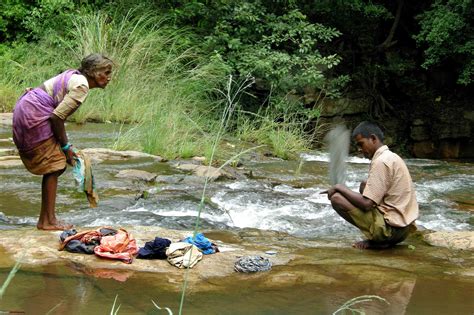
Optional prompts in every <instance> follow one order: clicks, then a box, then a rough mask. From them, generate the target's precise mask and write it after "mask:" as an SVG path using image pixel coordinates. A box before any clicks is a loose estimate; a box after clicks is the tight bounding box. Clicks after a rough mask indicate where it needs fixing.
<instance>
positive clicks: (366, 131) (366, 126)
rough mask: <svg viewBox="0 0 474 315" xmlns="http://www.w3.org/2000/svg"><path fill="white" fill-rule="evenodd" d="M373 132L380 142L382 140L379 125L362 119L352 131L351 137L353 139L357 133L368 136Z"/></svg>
mask: <svg viewBox="0 0 474 315" xmlns="http://www.w3.org/2000/svg"><path fill="white" fill-rule="evenodd" d="M372 134H374V135H375V136H376V137H377V138H378V139H379V140H380V142H383V131H382V129H380V127H379V126H378V125H377V124H375V123H373V122H370V121H363V122H361V123H360V124H359V125H357V127H355V128H354V131H352V138H353V139H354V138H355V137H356V136H357V135H361V136H362V137H364V138H369V137H370V135H372Z"/></svg>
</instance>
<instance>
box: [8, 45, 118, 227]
mask: <svg viewBox="0 0 474 315" xmlns="http://www.w3.org/2000/svg"><path fill="white" fill-rule="evenodd" d="M112 65H113V62H112V61H111V60H110V59H109V58H107V57H105V56H103V55H101V54H91V55H89V56H87V57H85V58H84V59H83V60H82V62H81V67H80V68H79V69H78V70H67V71H65V72H63V73H61V74H59V75H57V76H55V77H53V78H51V79H49V80H47V81H45V82H44V83H43V84H41V85H40V86H39V87H37V88H34V89H29V90H28V91H26V92H25V93H24V94H23V95H22V96H21V97H20V99H19V100H18V101H17V103H16V105H15V109H14V111H13V141H14V142H15V145H16V146H17V148H18V151H19V153H20V157H21V160H22V161H23V164H24V165H25V167H26V169H27V170H28V171H29V172H31V173H33V174H35V175H43V181H42V185H41V212H40V216H39V220H38V224H37V225H36V226H37V228H38V229H41V230H65V229H69V228H71V227H72V225H70V224H65V223H61V222H60V221H58V220H57V218H56V213H55V205H56V191H57V187H58V177H59V176H60V175H61V174H62V173H63V172H64V170H65V169H66V163H67V164H69V165H71V166H72V165H73V164H74V156H75V153H74V151H73V150H72V147H71V144H70V143H69V142H68V138H67V134H66V130H65V128H64V122H65V120H66V119H67V117H69V116H70V115H72V114H73V113H74V112H75V111H76V109H77V108H78V107H79V106H80V105H81V104H82V103H83V102H84V100H85V99H86V97H87V94H88V93H89V89H94V88H102V89H103V88H105V87H106V86H107V84H108V83H109V81H110V78H111V74H112Z"/></svg>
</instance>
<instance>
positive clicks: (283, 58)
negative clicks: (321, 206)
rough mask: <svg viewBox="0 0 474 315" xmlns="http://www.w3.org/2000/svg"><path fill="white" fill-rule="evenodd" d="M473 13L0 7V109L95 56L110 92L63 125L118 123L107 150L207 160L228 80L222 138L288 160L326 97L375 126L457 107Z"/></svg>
mask: <svg viewBox="0 0 474 315" xmlns="http://www.w3.org/2000/svg"><path fill="white" fill-rule="evenodd" d="M473 10H474V9H473V6H472V3H470V2H469V1H462V0H431V1H428V2H423V3H418V2H408V1H403V0H397V1H378V2H372V1H368V0H348V1H329V0H325V1H317V2H314V1H306V0H304V1H294V0H285V1H277V2H275V1H270V0H258V1H223V0H213V1H204V0H176V1H162V0H158V1H138V0H119V1H107V0H81V1H72V0H54V1H53V0H48V1H26V0H11V1H6V2H5V1H3V2H1V3H0V12H1V13H0V42H1V43H2V44H0V69H1V70H2V76H1V77H0V111H3V112H5V111H11V110H12V108H13V106H14V103H15V100H16V99H17V98H18V96H19V95H20V94H21V93H22V91H23V90H24V89H25V88H26V87H32V86H37V85H39V84H40V83H41V82H43V81H44V80H46V79H47V78H50V77H51V76H53V75H55V74H57V73H58V72H60V71H62V70H64V69H66V68H74V67H77V66H78V62H79V61H80V59H81V58H82V57H83V56H84V55H86V54H88V53H91V52H101V53H105V54H107V55H108V56H110V57H112V58H113V60H114V61H115V62H116V66H117V67H116V71H115V73H114V77H113V82H112V83H111V84H110V86H109V87H108V88H107V89H106V90H105V91H93V92H92V93H91V95H90V96H89V97H88V99H87V101H86V102H85V103H84V104H83V105H82V106H81V108H80V110H79V111H78V112H77V113H75V115H74V116H72V117H71V118H72V119H75V120H76V121H77V122H81V123H83V122H86V121H91V120H92V121H112V122H118V123H122V124H132V126H131V127H128V128H123V129H124V130H127V131H126V132H123V133H121V135H120V137H119V138H118V139H117V140H116V141H115V143H114V144H113V145H114V147H115V148H119V149H138V150H144V151H146V152H149V153H153V154H160V155H162V156H164V157H167V158H176V157H189V156H192V155H206V156H207V157H208V158H209V155H210V152H211V151H212V144H213V141H212V139H213V135H214V134H215V133H216V132H217V130H218V125H219V117H221V115H222V112H223V110H224V108H225V104H226V99H225V95H222V94H221V93H219V92H218V91H222V90H225V84H226V82H227V78H228V76H229V75H232V76H233V78H235V80H241V81H244V80H245V78H247V77H251V78H253V80H254V84H253V85H252V86H251V87H250V88H249V89H247V91H246V93H245V94H243V95H240V96H239V99H238V100H236V103H237V104H236V108H235V111H236V113H235V115H234V120H233V121H232V123H231V124H230V126H229V128H228V129H227V133H226V135H225V137H226V138H235V139H240V140H242V141H248V142H254V143H256V144H265V145H267V146H268V148H269V149H271V150H272V151H273V152H274V154H275V155H276V156H279V157H282V158H293V157H295V156H296V155H297V153H298V152H300V151H302V150H305V149H307V148H311V147H313V146H315V145H318V144H320V143H321V140H322V139H321V136H320V134H321V132H320V131H321V128H322V124H321V121H320V115H321V111H322V110H323V109H324V105H325V100H327V99H328V98H337V97H341V96H343V95H350V96H355V97H363V98H365V99H369V100H370V101H371V106H370V112H369V113H368V116H371V117H372V118H378V119H386V118H387V117H395V118H406V117H407V115H410V111H412V110H413V108H414V106H413V105H412V104H416V106H415V107H426V111H427V112H433V111H430V106H431V107H432V106H434V105H433V104H432V101H431V100H432V99H434V98H438V97H440V96H442V97H443V100H444V99H449V98H450V97H465V96H466V95H469V92H468V91H469V87H470V86H471V85H472V77H473V71H474V70H473V69H474V63H473V51H474V50H473V49H472V48H473V40H472V34H473V29H472V16H474V15H473V14H472V13H473ZM451 73H456V77H455V78H451V77H452V75H451ZM438 86H442V88H438ZM445 87H451V88H453V87H456V91H457V93H456V95H455V96H451V95H450V93H451V91H452V90H449V89H448V88H446V90H445ZM308 95H314V96H315V97H308ZM223 158H224V159H226V157H223Z"/></svg>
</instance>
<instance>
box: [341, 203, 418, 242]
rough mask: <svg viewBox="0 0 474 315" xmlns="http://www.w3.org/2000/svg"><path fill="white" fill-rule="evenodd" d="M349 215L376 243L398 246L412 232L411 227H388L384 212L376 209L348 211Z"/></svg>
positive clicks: (366, 235) (369, 238)
mask: <svg viewBox="0 0 474 315" xmlns="http://www.w3.org/2000/svg"><path fill="white" fill-rule="evenodd" d="M347 214H348V215H349V216H350V217H351V218H352V220H353V221H354V223H355V224H356V226H357V227H358V228H359V229H360V230H361V232H362V233H363V234H364V235H365V237H367V239H368V240H370V241H373V242H376V243H390V244H397V243H399V242H401V241H403V240H404V239H405V238H407V236H408V234H409V233H410V230H411V225H408V226H406V227H394V226H391V225H388V224H387V223H386V222H385V219H384V217H383V214H382V212H380V211H379V210H378V209H377V208H375V207H374V208H372V209H371V210H369V211H362V210H360V209H357V208H356V209H353V210H351V211H348V212H347Z"/></svg>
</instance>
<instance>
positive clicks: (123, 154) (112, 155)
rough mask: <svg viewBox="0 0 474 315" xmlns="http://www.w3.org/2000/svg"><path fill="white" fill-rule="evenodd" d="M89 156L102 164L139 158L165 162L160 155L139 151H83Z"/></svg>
mask: <svg viewBox="0 0 474 315" xmlns="http://www.w3.org/2000/svg"><path fill="white" fill-rule="evenodd" d="M81 151H82V152H84V153H85V154H87V155H88V156H89V157H90V159H91V160H92V161H93V162H95V163H101V162H103V161H109V160H112V161H117V160H128V159H138V158H152V159H154V160H155V161H157V162H162V161H163V162H164V161H165V160H164V159H163V158H162V157H161V156H158V155H152V154H148V153H143V152H139V151H117V150H112V149H106V148H88V149H83V150H81Z"/></svg>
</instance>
